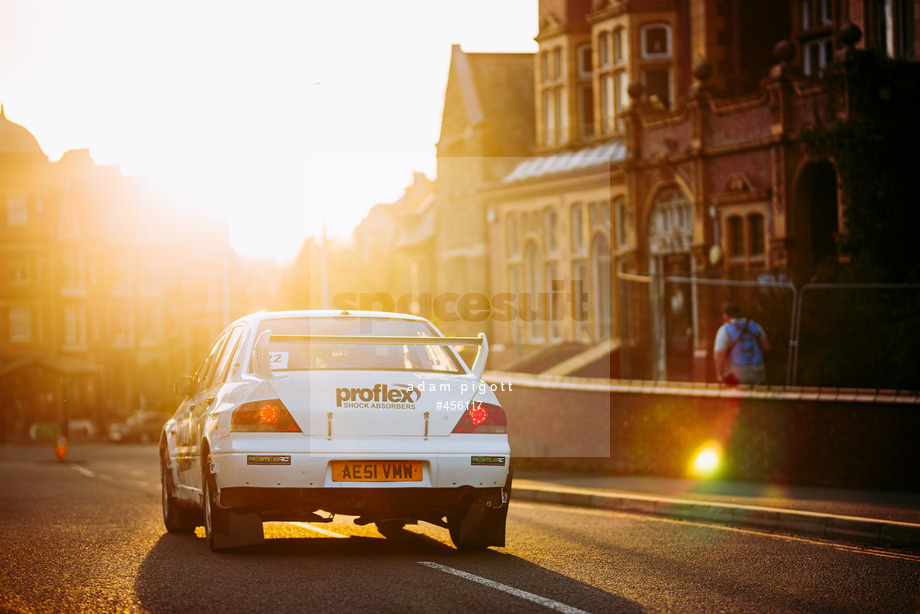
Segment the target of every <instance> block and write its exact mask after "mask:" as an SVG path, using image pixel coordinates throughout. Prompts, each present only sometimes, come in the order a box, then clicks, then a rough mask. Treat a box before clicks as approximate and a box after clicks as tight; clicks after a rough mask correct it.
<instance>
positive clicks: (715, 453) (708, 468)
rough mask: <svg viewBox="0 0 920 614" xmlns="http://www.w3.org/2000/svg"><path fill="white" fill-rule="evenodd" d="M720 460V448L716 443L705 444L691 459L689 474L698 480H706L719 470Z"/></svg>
mask: <svg viewBox="0 0 920 614" xmlns="http://www.w3.org/2000/svg"><path fill="white" fill-rule="evenodd" d="M721 460H722V446H720V445H719V444H718V443H716V442H712V441H710V442H707V443H706V444H705V445H704V446H703V447H702V448H700V450H699V451H698V452H697V453H696V456H694V457H693V462H692V463H691V466H690V473H691V474H692V475H694V476H695V477H698V478H708V477H712V476H713V475H715V473H716V471H718V470H719V466H720V464H721Z"/></svg>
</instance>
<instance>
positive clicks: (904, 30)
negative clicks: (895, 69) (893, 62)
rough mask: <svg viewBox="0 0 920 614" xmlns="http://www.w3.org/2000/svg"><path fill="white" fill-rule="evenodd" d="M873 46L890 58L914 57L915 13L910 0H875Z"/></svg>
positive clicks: (910, 58)
mask: <svg viewBox="0 0 920 614" xmlns="http://www.w3.org/2000/svg"><path fill="white" fill-rule="evenodd" d="M872 9H873V11H872V12H873V15H874V21H875V39H876V40H875V46H876V47H877V48H878V49H879V50H880V51H884V52H885V54H886V55H888V56H889V57H892V58H899V59H903V60H913V59H915V57H916V50H915V45H916V41H915V40H914V38H915V20H916V18H915V13H914V3H913V1H912V0H875V1H874V3H873V6H872Z"/></svg>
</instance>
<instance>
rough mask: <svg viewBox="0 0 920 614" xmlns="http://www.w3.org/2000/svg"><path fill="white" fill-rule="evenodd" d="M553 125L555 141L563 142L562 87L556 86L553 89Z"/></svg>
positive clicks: (563, 111)
mask: <svg viewBox="0 0 920 614" xmlns="http://www.w3.org/2000/svg"><path fill="white" fill-rule="evenodd" d="M553 112H554V117H553V125H554V126H555V127H556V139H555V140H556V142H557V143H564V142H565V141H566V138H565V99H564V98H563V96H562V88H561V87H557V88H556V89H555V90H553Z"/></svg>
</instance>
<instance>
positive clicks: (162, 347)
mask: <svg viewBox="0 0 920 614" xmlns="http://www.w3.org/2000/svg"><path fill="white" fill-rule="evenodd" d="M228 255H229V244H228V242H227V231H226V227H225V226H223V225H222V224H220V223H215V220H213V219H210V218H207V217H203V216H196V215H193V214H191V213H190V212H189V211H183V210H181V209H180V208H179V207H177V206H176V205H175V204H174V203H172V202H171V201H169V199H167V198H166V197H165V196H164V195H163V194H161V193H159V192H158V191H156V190H155V189H154V187H153V186H152V185H151V184H150V183H149V182H147V181H146V180H145V179H143V178H139V177H126V176H124V175H122V174H121V172H120V171H119V169H118V168H117V167H115V166H100V165H97V164H96V163H95V162H93V160H92V159H91V158H90V155H89V152H88V151H86V150H75V151H69V152H67V153H65V154H64V155H63V156H62V157H61V159H60V160H59V161H57V162H51V161H49V160H48V158H47V156H46V155H45V154H44V152H43V151H42V149H41V147H40V145H39V144H38V142H37V140H36V139H35V137H34V136H33V135H32V134H31V133H30V132H29V131H28V130H27V129H26V128H25V127H23V126H20V125H18V124H16V123H14V122H11V121H10V120H9V119H7V117H6V114H5V111H4V110H2V109H0V440H3V439H16V438H22V437H24V436H25V435H26V433H27V431H28V430H29V428H30V426H31V425H32V424H35V423H58V424H63V423H65V422H67V421H69V420H73V419H88V420H91V421H93V422H94V423H96V425H97V426H98V427H100V428H101V427H102V426H104V424H105V423H107V422H110V421H114V420H117V419H120V418H122V417H123V416H125V415H126V414H128V413H130V412H131V411H134V410H137V409H141V408H147V409H166V408H169V407H171V406H172V405H173V404H174V401H175V397H174V395H173V394H172V385H173V383H174V382H175V379H176V377H177V376H178V375H181V374H182V373H184V372H187V371H190V370H194V368H195V361H197V359H198V358H199V357H200V355H201V354H202V353H203V352H204V350H205V349H206V348H207V344H209V343H210V342H211V340H212V339H213V337H214V336H215V335H216V334H217V332H219V330H220V328H221V327H222V326H223V325H224V323H225V320H226V319H227V318H228V306H227V298H226V291H227V287H226V286H227V284H226V280H227V277H228V270H227V261H228Z"/></svg>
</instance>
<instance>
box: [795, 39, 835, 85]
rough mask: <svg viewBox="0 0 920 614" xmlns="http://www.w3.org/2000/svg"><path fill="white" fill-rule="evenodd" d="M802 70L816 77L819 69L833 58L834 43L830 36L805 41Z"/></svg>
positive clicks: (819, 73) (818, 74) (819, 72)
mask: <svg viewBox="0 0 920 614" xmlns="http://www.w3.org/2000/svg"><path fill="white" fill-rule="evenodd" d="M803 55H804V62H805V65H804V66H803V67H802V70H803V72H804V73H805V74H806V75H808V76H809V77H818V76H820V75H821V70H822V69H823V68H824V67H825V66H827V64H828V63H829V62H831V61H832V60H833V59H834V43H833V41H832V40H831V37H830V36H827V37H825V38H821V39H818V40H813V41H809V42H807V43H805V52H804V54H803Z"/></svg>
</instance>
